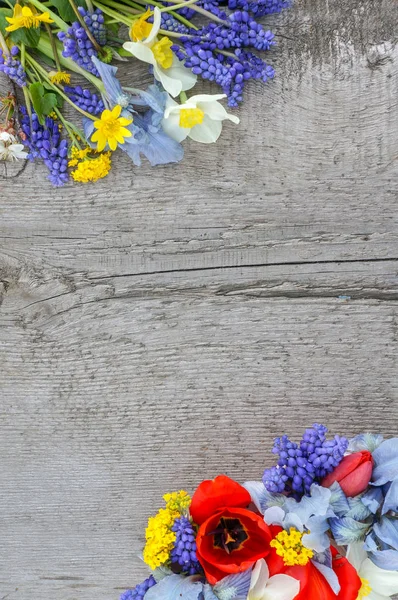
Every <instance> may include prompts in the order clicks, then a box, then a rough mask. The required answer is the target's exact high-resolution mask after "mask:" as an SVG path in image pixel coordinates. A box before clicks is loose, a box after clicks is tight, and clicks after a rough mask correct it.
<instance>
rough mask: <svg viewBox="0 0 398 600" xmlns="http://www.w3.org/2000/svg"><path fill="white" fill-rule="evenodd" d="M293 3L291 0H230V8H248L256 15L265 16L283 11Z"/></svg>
mask: <svg viewBox="0 0 398 600" xmlns="http://www.w3.org/2000/svg"><path fill="white" fill-rule="evenodd" d="M291 3H292V2H291V0H229V1H228V8H229V9H230V10H236V9H237V8H239V9H241V10H247V11H249V12H251V13H252V14H253V15H255V16H256V17H263V16H264V15H270V14H272V13H279V12H281V11H282V10H283V9H284V8H289V7H290V6H291Z"/></svg>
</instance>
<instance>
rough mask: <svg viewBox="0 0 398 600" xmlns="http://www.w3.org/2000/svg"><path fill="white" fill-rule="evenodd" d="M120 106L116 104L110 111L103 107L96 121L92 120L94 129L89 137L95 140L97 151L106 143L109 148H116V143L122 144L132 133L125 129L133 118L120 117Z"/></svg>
mask: <svg viewBox="0 0 398 600" xmlns="http://www.w3.org/2000/svg"><path fill="white" fill-rule="evenodd" d="M121 112H122V107H121V106H120V105H119V104H117V105H116V106H115V107H114V108H113V109H112V110H111V111H110V110H108V109H105V110H104V111H103V112H102V114H101V117H100V119H99V120H98V121H95V122H94V127H95V129H96V130H97V131H95V132H94V133H93V135H92V137H91V139H92V141H93V142H97V152H102V150H103V149H104V148H105V146H106V145H107V144H108V145H109V148H110V149H111V150H116V148H117V145H118V144H124V140H125V138H128V137H131V136H132V133H131V131H129V130H128V129H126V125H130V124H131V123H132V122H133V119H126V118H125V117H121V116H120V113H121Z"/></svg>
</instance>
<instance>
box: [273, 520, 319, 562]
mask: <svg viewBox="0 0 398 600" xmlns="http://www.w3.org/2000/svg"><path fill="white" fill-rule="evenodd" d="M302 537H303V533H301V532H300V531H298V530H297V529H296V528H295V527H291V528H290V530H289V533H288V532H287V531H281V532H280V533H278V535H277V536H276V537H275V538H274V539H273V540H272V541H271V542H270V546H271V548H275V550H276V553H277V555H278V556H281V557H282V558H283V562H284V564H285V565H286V566H289V567H293V566H294V565H300V566H302V567H303V566H305V565H306V564H307V563H308V561H309V560H310V559H311V558H312V557H313V556H314V553H313V551H312V550H309V549H308V548H306V547H305V546H303V544H302V541H301V540H302Z"/></svg>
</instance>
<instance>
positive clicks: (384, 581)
mask: <svg viewBox="0 0 398 600" xmlns="http://www.w3.org/2000/svg"><path fill="white" fill-rule="evenodd" d="M359 576H360V577H361V578H362V579H367V580H368V581H369V585H370V587H371V588H372V590H374V591H375V592H376V593H377V594H381V595H383V594H384V595H385V596H392V595H393V594H398V571H386V570H385V569H380V567H377V566H376V565H375V564H374V563H373V562H372V561H371V560H370V558H367V559H366V560H365V562H364V563H363V564H362V566H361V569H360V571H359Z"/></svg>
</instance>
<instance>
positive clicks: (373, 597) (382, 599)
mask: <svg viewBox="0 0 398 600" xmlns="http://www.w3.org/2000/svg"><path fill="white" fill-rule="evenodd" d="M366 600H391V598H390V596H382V595H381V594H376V593H375V592H370V594H369V596H366Z"/></svg>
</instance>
